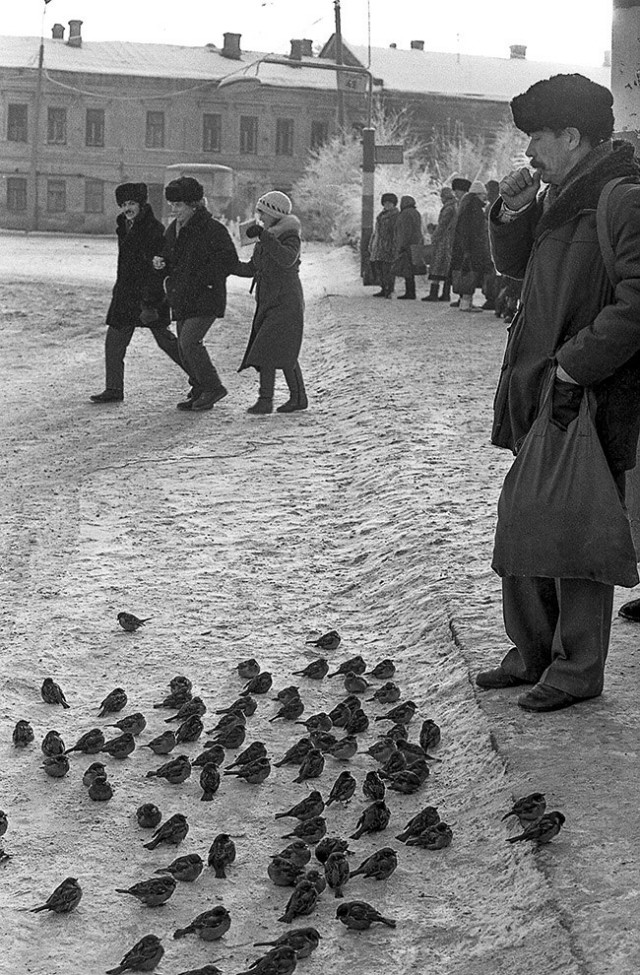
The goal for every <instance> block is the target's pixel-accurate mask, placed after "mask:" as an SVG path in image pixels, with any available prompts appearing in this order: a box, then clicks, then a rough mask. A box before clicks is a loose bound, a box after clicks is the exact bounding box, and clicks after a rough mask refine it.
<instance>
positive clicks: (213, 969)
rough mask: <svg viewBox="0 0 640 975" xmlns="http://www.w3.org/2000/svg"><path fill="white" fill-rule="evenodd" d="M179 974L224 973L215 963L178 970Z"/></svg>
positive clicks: (209, 974)
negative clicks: (186, 970)
mask: <svg viewBox="0 0 640 975" xmlns="http://www.w3.org/2000/svg"><path fill="white" fill-rule="evenodd" d="M178 975H222V972H221V971H220V969H219V968H216V966H215V965H203V966H202V968H190V969H189V971H188V972H178Z"/></svg>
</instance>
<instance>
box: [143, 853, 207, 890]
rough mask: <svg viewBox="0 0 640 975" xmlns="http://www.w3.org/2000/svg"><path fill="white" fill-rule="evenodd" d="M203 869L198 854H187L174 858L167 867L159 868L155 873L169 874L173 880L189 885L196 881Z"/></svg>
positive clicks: (202, 863)
mask: <svg viewBox="0 0 640 975" xmlns="http://www.w3.org/2000/svg"><path fill="white" fill-rule="evenodd" d="M203 869H204V862H203V860H202V857H201V856H200V854H199V853H187V854H186V856H183V857H176V859H175V860H173V861H172V862H171V863H170V864H169V866H168V867H160V869H159V870H156V871H155V873H169V874H171V876H172V877H173V878H174V880H180V881H182V883H185V884H191V883H193V881H194V880H197V879H198V877H199V876H200V874H201V873H202V871H203Z"/></svg>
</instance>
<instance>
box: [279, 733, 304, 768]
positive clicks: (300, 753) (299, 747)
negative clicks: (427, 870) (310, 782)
mask: <svg viewBox="0 0 640 975" xmlns="http://www.w3.org/2000/svg"><path fill="white" fill-rule="evenodd" d="M312 749H313V745H312V743H311V739H310V738H300V739H299V741H297V742H296V743H295V745H292V746H291V748H289V749H288V751H286V752H285V753H284V755H283V756H282V758H281V759H280V761H279V762H274V765H275V767H276V768H280V767H281V766H282V765H300V763H301V762H303V761H304V759H305V758H306V757H307V755H308V754H309V752H310V751H311V750H312Z"/></svg>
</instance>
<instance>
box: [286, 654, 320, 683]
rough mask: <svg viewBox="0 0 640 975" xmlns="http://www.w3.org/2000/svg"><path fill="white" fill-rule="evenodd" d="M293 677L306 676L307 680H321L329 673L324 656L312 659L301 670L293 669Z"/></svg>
mask: <svg viewBox="0 0 640 975" xmlns="http://www.w3.org/2000/svg"><path fill="white" fill-rule="evenodd" d="M293 673H294V676H295V677H307V678H308V679H309V680H323V678H325V677H326V676H327V674H328V673H329V664H328V662H327V660H326V658H325V657H318V659H317V660H312V661H311V663H310V664H307V666H306V667H305V668H304V669H303V670H294V672H293Z"/></svg>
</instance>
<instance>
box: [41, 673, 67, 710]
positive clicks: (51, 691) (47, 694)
mask: <svg viewBox="0 0 640 975" xmlns="http://www.w3.org/2000/svg"><path fill="white" fill-rule="evenodd" d="M40 693H41V695H42V700H43V701H44V702H45V704H61V705H62V707H63V708H68V707H70V706H71V705H69V704H67V699H66V697H65V696H64V691H63V690H62V688H61V687H60V685H59V684H56V682H55V681H54V680H53V679H52V678H51V677H45V679H44V681H43V683H42V687H41V688H40Z"/></svg>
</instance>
